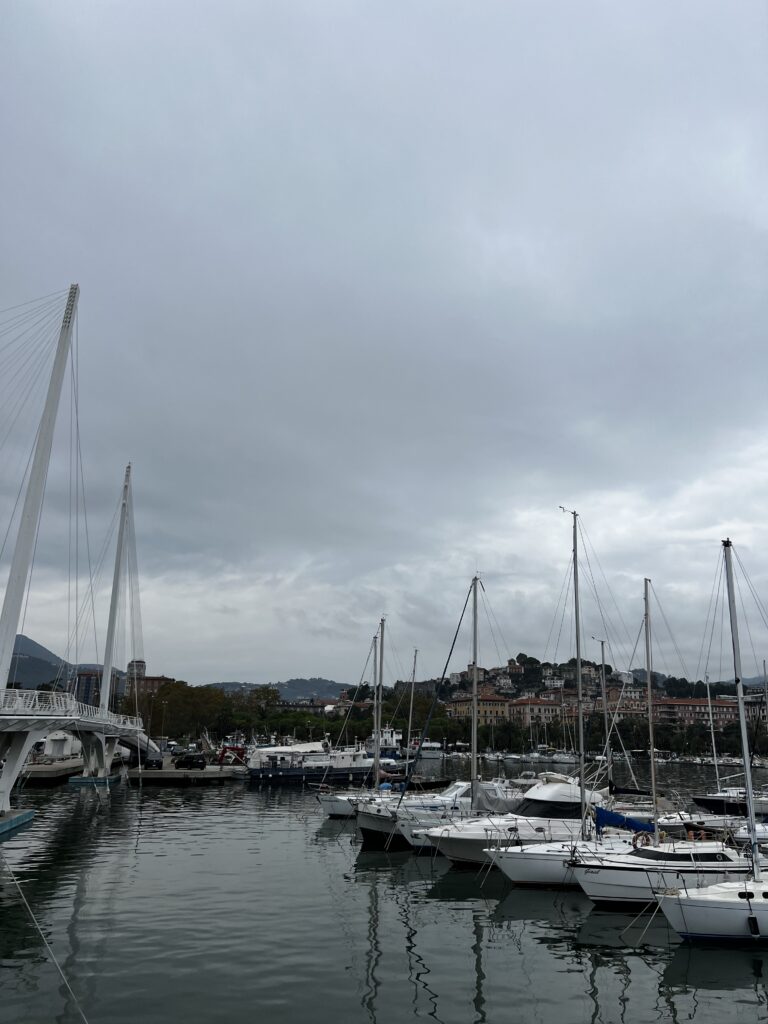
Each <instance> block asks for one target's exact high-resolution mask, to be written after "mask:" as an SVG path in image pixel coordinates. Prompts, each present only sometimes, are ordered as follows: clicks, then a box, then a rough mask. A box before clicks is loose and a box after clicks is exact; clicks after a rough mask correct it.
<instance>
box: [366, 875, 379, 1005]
mask: <svg viewBox="0 0 768 1024" xmlns="http://www.w3.org/2000/svg"><path fill="white" fill-rule="evenodd" d="M369 893H370V899H369V901H368V950H367V952H366V957H365V982H366V985H367V988H366V991H365V992H364V993H363V998H362V1007H363V1009H364V1010H365V1011H366V1013H367V1014H368V1019H369V1020H370V1021H371V1024H376V996H377V994H378V991H379V979H378V978H377V977H376V969H377V967H378V966H379V961H380V960H381V947H380V946H379V890H378V889H377V887H376V873H375V872H374V873H373V877H372V878H371V885H370V889H369Z"/></svg>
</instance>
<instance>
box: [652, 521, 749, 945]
mask: <svg viewBox="0 0 768 1024" xmlns="http://www.w3.org/2000/svg"><path fill="white" fill-rule="evenodd" d="M731 549H732V544H731V541H730V539H726V540H724V541H723V550H724V555H725V578H726V583H727V587H728V610H729V613H730V620H731V645H732V647H733V672H734V677H735V680H736V698H737V700H738V704H739V726H740V733H741V749H742V755H743V757H744V771H745V775H744V790H745V795H746V802H747V818H748V820H749V832H750V847H751V852H752V868H753V870H752V871H751V873H750V874H749V876H748V877H747V878H746V879H743V878H742V879H738V880H736V881H729V882H720V883H718V884H716V885H710V886H707V887H706V888H702V889H698V890H696V889H688V888H675V889H670V890H668V891H667V892H660V893H657V899H658V903H659V907H660V908H661V912H662V913H663V914H664V916H665V917H666V919H667V921H668V922H669V923H670V925H671V926H672V927H673V928H674V929H675V931H676V932H677V933H678V934H679V935H681V936H682V937H683V938H684V939H688V940H715V941H718V942H754V943H761V944H766V943H768V887H766V883H765V882H764V881H763V877H762V875H763V872H762V868H763V865H762V864H761V860H760V855H759V849H758V844H757V827H756V824H755V806H754V796H753V792H752V773H751V772H750V769H749V736H748V733H747V716H746V712H745V710H744V687H743V684H742V681H741V650H740V647H739V628H738V622H737V617H736V595H735V591H734V584H733V564H732V550H731Z"/></svg>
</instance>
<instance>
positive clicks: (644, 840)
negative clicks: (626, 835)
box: [632, 832, 651, 850]
mask: <svg viewBox="0 0 768 1024" xmlns="http://www.w3.org/2000/svg"><path fill="white" fill-rule="evenodd" d="M650 841H651V837H650V835H649V834H648V833H647V832H635V834H634V837H633V839H632V846H633V847H634V849H635V850H637V849H638V848H639V847H641V846H648V844H649V843H650Z"/></svg>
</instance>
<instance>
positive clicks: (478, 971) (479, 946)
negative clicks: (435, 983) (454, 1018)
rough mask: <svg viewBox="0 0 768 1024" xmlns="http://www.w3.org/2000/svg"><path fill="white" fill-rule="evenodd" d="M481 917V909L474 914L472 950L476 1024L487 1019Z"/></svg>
mask: <svg viewBox="0 0 768 1024" xmlns="http://www.w3.org/2000/svg"><path fill="white" fill-rule="evenodd" d="M480 918H481V912H480V911H478V912H477V913H475V914H473V915H472V934H473V935H474V937H475V941H474V942H473V943H472V952H473V953H474V954H475V998H474V999H473V1000H472V1005H473V1006H474V1008H475V1012H476V1013H477V1016H476V1017H475V1024H484V1022H485V1021H486V1019H487V1018H486V1016H485V996H484V995H483V982H484V981H485V972H484V970H483V923H482V921H481V920H480Z"/></svg>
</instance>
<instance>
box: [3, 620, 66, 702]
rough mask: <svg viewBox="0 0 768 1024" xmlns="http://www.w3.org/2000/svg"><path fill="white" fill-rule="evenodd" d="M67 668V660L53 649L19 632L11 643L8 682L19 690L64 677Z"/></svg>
mask: <svg viewBox="0 0 768 1024" xmlns="http://www.w3.org/2000/svg"><path fill="white" fill-rule="evenodd" d="M68 669H69V665H68V664H67V662H66V661H64V660H63V659H62V658H59V657H58V656H57V655H56V654H54V653H53V651H49V650H48V648H47V647H43V645H42V644H38V643H36V642H35V641H34V640H30V638H29V637H28V636H24V635H23V633H19V634H18V635H17V637H16V642H15V643H14V645H13V657H12V658H11V667H10V670H9V672H8V682H9V685H10V686H13V687H16V688H17V689H19V690H34V689H36V688H37V687H38V686H42V685H43V684H44V683H51V682H53V680H55V679H58V680H63V679H66V678H67V672H68Z"/></svg>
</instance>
